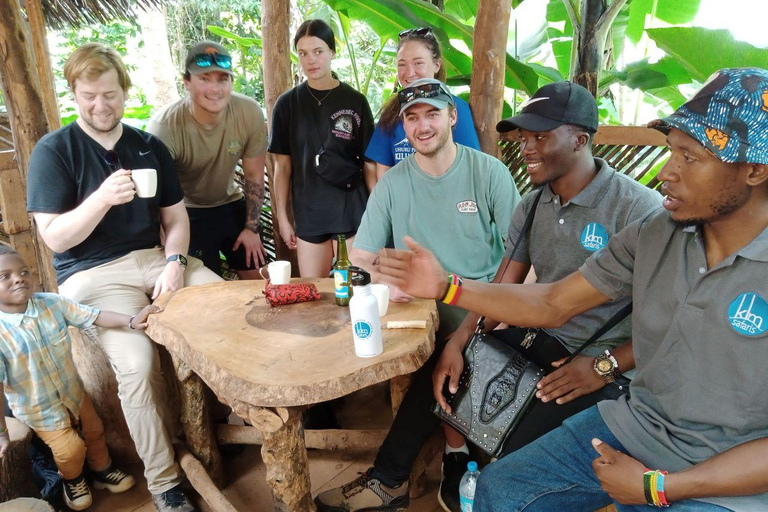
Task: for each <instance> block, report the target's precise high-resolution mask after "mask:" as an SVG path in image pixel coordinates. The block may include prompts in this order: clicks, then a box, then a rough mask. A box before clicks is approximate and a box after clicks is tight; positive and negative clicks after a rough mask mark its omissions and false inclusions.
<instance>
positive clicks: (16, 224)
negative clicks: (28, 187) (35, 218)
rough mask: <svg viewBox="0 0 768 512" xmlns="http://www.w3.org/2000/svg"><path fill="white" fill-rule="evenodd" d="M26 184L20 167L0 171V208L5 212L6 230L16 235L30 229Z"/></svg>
mask: <svg viewBox="0 0 768 512" xmlns="http://www.w3.org/2000/svg"><path fill="white" fill-rule="evenodd" d="M22 194H24V184H23V183H22V182H21V176H19V171H18V169H6V170H4V171H0V210H2V212H3V223H4V224H5V232H6V233H8V234H9V235H15V234H18V233H21V232H22V231H29V229H30V224H29V215H28V214H27V205H26V201H24V200H23V196H22V197H21V198H20V197H19V196H20V195H22Z"/></svg>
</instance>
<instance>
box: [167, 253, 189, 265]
mask: <svg viewBox="0 0 768 512" xmlns="http://www.w3.org/2000/svg"><path fill="white" fill-rule="evenodd" d="M172 261H178V262H179V266H180V267H181V268H187V258H186V257H185V256H184V255H183V254H171V255H170V256H168V257H167V258H166V259H165V262H166V263H170V262H172Z"/></svg>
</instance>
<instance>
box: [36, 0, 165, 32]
mask: <svg viewBox="0 0 768 512" xmlns="http://www.w3.org/2000/svg"><path fill="white" fill-rule="evenodd" d="M40 3H41V4H42V6H43V11H44V12H45V22H46V24H47V25H48V26H49V27H51V28H63V27H65V26H72V27H78V26H80V25H84V24H88V23H94V22H100V23H108V22H110V21H112V20H114V19H132V18H135V17H136V13H135V9H146V8H149V7H157V6H159V5H161V4H162V3H163V1H162V0H40Z"/></svg>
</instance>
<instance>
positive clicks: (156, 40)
mask: <svg viewBox="0 0 768 512" xmlns="http://www.w3.org/2000/svg"><path fill="white" fill-rule="evenodd" d="M137 14H138V18H139V24H140V25H141V36H142V37H143V38H144V49H143V53H144V59H142V62H141V64H140V68H141V69H142V74H144V75H145V76H151V77H152V80H150V81H148V82H147V83H146V86H145V89H144V93H145V94H146V95H147V100H148V101H149V103H150V104H151V105H154V106H155V108H156V109H157V108H160V107H162V106H163V105H167V104H168V103H171V102H172V101H176V100H178V99H179V91H178V90H177V88H176V73H177V70H176V66H175V65H174V64H173V60H172V59H171V48H170V46H169V45H168V30H167V29H166V26H167V23H166V19H165V7H159V8H147V10H143V9H138V10H137Z"/></svg>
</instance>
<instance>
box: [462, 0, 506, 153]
mask: <svg viewBox="0 0 768 512" xmlns="http://www.w3.org/2000/svg"><path fill="white" fill-rule="evenodd" d="M511 10H512V2H511V0H480V2H479V4H478V7H477V22H476V23H475V30H474V34H475V35H474V41H473V51H472V88H471V90H470V93H469V106H470V108H471V109H472V116H473V117H474V119H475V129H476V130H477V136H478V138H479V139H480V149H482V150H483V151H484V152H486V153H488V154H490V155H493V156H496V157H498V156H499V145H498V141H499V135H498V133H497V132H496V123H497V122H499V121H500V120H501V110H502V99H503V96H504V65H505V61H506V58H507V32H508V30H509V16H510V13H511Z"/></svg>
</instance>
